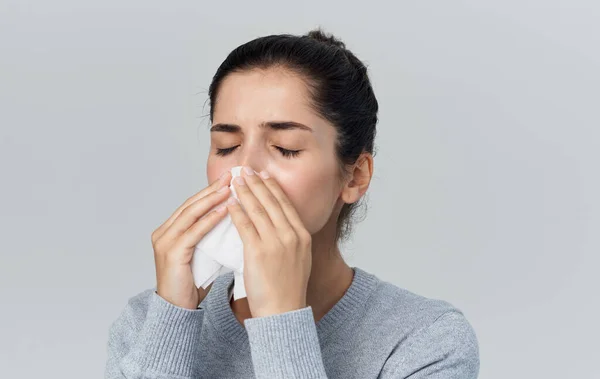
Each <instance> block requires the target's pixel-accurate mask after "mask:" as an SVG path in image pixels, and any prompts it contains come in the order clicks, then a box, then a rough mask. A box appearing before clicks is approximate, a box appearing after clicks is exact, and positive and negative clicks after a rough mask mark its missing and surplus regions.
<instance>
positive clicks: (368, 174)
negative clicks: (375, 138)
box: [341, 152, 373, 204]
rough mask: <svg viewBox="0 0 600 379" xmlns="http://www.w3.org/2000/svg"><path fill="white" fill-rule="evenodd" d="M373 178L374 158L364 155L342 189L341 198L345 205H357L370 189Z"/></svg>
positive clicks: (368, 154) (358, 160) (360, 157)
mask: <svg viewBox="0 0 600 379" xmlns="http://www.w3.org/2000/svg"><path fill="white" fill-rule="evenodd" d="M372 177H373V156H372V155H371V153H366V152H364V153H362V154H361V155H360V156H359V157H358V159H357V160H356V163H355V164H354V165H353V166H352V172H351V174H350V177H349V178H348V181H347V182H346V184H345V185H344V188H343V189H342V194H341V198H342V200H343V201H344V203H347V204H351V203H355V202H357V201H358V200H360V198H361V197H362V195H364V193H365V192H367V189H368V188H369V184H370V183H371V178H372Z"/></svg>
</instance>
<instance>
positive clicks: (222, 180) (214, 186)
mask: <svg viewBox="0 0 600 379" xmlns="http://www.w3.org/2000/svg"><path fill="white" fill-rule="evenodd" d="M230 181H231V172H230V171H225V172H224V173H223V174H221V176H220V177H219V178H218V179H217V180H215V181H213V182H212V183H211V184H210V185H209V186H208V187H206V188H204V189H203V190H202V191H200V192H198V193H196V194H194V195H193V196H191V197H190V198H188V199H187V200H186V201H185V202H184V203H183V204H182V205H180V206H179V208H177V209H176V210H175V212H173V214H172V215H171V217H169V218H168V219H167V221H165V222H164V223H163V224H162V225H161V226H159V227H158V228H157V229H156V231H155V232H154V233H153V234H154V236H153V239H158V238H160V237H161V236H162V235H163V234H164V232H165V231H166V230H167V229H168V228H169V226H171V224H173V221H175V219H177V217H179V215H180V214H181V212H183V210H184V209H185V208H187V207H188V206H189V205H190V204H192V203H194V202H196V201H198V200H199V199H201V198H203V197H205V196H206V195H208V194H209V193H212V192H215V191H217V190H218V189H219V188H221V187H222V186H224V185H229V182H230Z"/></svg>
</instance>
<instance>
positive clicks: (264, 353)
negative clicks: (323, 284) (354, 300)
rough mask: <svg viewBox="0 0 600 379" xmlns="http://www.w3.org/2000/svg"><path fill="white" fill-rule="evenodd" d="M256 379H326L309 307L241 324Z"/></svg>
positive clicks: (253, 319) (247, 320) (249, 320)
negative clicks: (246, 336)
mask: <svg viewBox="0 0 600 379" xmlns="http://www.w3.org/2000/svg"><path fill="white" fill-rule="evenodd" d="M244 325H245V326H246V330H247V332H248V340H249V342H250V351H251V354H252V363H253V365H254V373H255V374H256V378H257V379H266V378H269V379H278V378H282V379H283V378H286V379H294V378H303V379H304V378H311V379H312V378H327V375H326V373H325V367H324V365H323V358H322V357H321V348H320V346H319V338H318V335H317V328H316V325H315V321H314V316H313V312H312V307H310V306H308V307H306V308H302V309H298V310H294V311H290V312H286V313H282V314H278V315H272V316H267V317H257V318H250V319H246V320H245V321H244Z"/></svg>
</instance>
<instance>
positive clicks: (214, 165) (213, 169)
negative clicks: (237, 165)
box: [206, 158, 231, 184]
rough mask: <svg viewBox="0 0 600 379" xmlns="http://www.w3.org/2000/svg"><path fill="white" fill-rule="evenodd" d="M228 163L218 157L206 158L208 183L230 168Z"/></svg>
mask: <svg viewBox="0 0 600 379" xmlns="http://www.w3.org/2000/svg"><path fill="white" fill-rule="evenodd" d="M230 169H231V167H230V165H228V164H226V163H225V162H223V161H222V160H220V159H214V160H213V159H210V158H209V159H208V162H207V163H206V179H207V180H208V184H211V183H212V182H214V181H215V180H217V179H218V178H219V176H221V174H222V173H224V172H225V171H227V170H230Z"/></svg>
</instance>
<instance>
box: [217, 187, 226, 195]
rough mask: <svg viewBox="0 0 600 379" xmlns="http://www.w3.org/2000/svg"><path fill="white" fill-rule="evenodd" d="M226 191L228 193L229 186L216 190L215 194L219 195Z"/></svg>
mask: <svg viewBox="0 0 600 379" xmlns="http://www.w3.org/2000/svg"><path fill="white" fill-rule="evenodd" d="M227 191H229V186H223V187H221V188H219V189H218V190H217V192H219V193H223V192H227Z"/></svg>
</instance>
